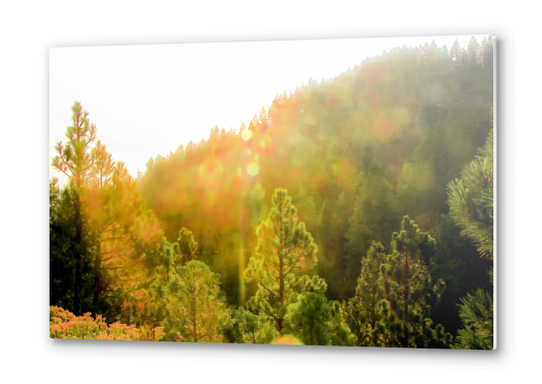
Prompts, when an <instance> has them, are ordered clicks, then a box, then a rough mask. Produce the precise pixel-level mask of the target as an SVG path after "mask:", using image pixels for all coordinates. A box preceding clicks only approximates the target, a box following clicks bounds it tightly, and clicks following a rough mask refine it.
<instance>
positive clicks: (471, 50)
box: [466, 36, 480, 65]
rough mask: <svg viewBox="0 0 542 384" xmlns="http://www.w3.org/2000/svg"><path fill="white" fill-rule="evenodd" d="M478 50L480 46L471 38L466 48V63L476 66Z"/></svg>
mask: <svg viewBox="0 0 542 384" xmlns="http://www.w3.org/2000/svg"><path fill="white" fill-rule="evenodd" d="M479 50H480V44H479V43H478V42H477V41H476V39H475V38H474V36H473V37H471V39H470V41H469V46H468V47H467V56H466V57H467V62H468V63H469V64H471V65H476V64H478V51H479Z"/></svg>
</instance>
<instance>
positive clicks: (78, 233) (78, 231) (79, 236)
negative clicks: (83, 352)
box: [73, 191, 83, 316]
mask: <svg viewBox="0 0 542 384" xmlns="http://www.w3.org/2000/svg"><path fill="white" fill-rule="evenodd" d="M75 247H76V252H75V287H74V293H73V313H74V314H75V315H76V316H81V314H82V313H81V312H82V310H81V286H82V285H83V277H82V275H81V264H82V255H81V253H82V249H83V222H82V219H81V198H80V197H79V192H78V191H77V192H76V193H75Z"/></svg>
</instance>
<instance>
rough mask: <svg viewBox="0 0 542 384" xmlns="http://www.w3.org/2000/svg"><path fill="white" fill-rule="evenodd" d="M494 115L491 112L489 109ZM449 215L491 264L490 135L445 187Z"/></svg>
mask: <svg viewBox="0 0 542 384" xmlns="http://www.w3.org/2000/svg"><path fill="white" fill-rule="evenodd" d="M492 112H493V109H492ZM448 204H449V205H450V215H451V216H452V218H453V219H454V220H455V222H456V223H457V225H459V227H461V229H462V234H463V235H465V236H467V237H469V238H470V239H471V240H472V241H473V242H474V244H475V245H476V248H477V249H478V252H480V254H481V255H482V256H483V257H486V258H488V259H490V260H493V131H491V132H490V134H489V136H488V138H487V142H486V145H485V146H484V147H483V148H482V149H481V150H480V151H479V155H478V156H477V157H476V158H475V159H474V160H473V161H471V162H470V163H469V164H468V165H467V166H466V167H465V168H464V169H463V171H462V172H461V179H456V180H455V181H452V182H450V183H449V184H448Z"/></svg>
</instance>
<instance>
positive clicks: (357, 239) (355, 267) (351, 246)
mask: <svg viewBox="0 0 542 384" xmlns="http://www.w3.org/2000/svg"><path fill="white" fill-rule="evenodd" d="M400 217H401V216H400V214H399V211H398V210H397V206H396V200H395V198H394V194H393V189H392V186H391V184H390V183H389V182H388V181H387V180H386V178H385V174H384V172H383V170H382V168H380V167H379V166H378V165H376V164H375V163H373V164H372V165H371V167H370V168H369V170H368V171H367V172H365V173H363V174H362V177H361V185H360V187H359V190H358V196H357V200H356V205H355V208H354V212H352V217H351V218H350V221H349V227H348V231H347V232H346V234H345V237H346V239H347V243H346V246H345V255H344V257H345V260H346V276H347V279H348V282H349V290H350V291H351V292H353V291H354V290H355V287H356V282H357V279H358V277H359V275H360V271H361V259H362V257H363V256H364V255H366V254H367V251H368V250H369V247H370V246H371V243H372V241H373V240H374V241H379V242H381V243H383V244H387V243H388V241H389V236H390V233H392V232H393V230H394V229H395V227H396V225H397V224H396V223H397V222H398V221H399V219H400ZM350 296H351V295H350Z"/></svg>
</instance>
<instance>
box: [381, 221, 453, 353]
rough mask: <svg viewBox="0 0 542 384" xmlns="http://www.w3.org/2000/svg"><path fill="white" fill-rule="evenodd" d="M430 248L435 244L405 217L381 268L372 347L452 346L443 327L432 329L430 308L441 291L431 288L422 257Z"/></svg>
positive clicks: (450, 338)
mask: <svg viewBox="0 0 542 384" xmlns="http://www.w3.org/2000/svg"><path fill="white" fill-rule="evenodd" d="M433 246H434V240H433V239H432V238H431V237H430V236H429V235H428V234H427V233H425V232H421V231H419V229H418V226H417V225H415V224H414V222H413V221H412V220H410V218H409V217H408V216H405V217H404V218H403V221H402V222H401V231H400V232H394V234H393V236H392V254H391V255H390V256H389V258H388V262H387V263H386V264H385V265H383V266H381V272H380V273H381V274H382V277H383V279H382V280H380V281H381V282H382V288H383V291H384V299H383V300H381V301H380V302H378V303H377V309H376V313H377V315H378V317H379V320H378V321H376V322H375V326H374V329H373V330H372V332H371V343H372V344H373V345H379V346H385V347H403V348H407V347H415V348H416V347H425V348H426V347H449V346H450V345H451V342H452V336H451V335H450V334H449V333H447V334H445V333H444V329H443V327H442V325H440V324H439V325H437V326H436V327H435V328H434V329H433V328H432V327H431V325H432V321H431V319H430V313H431V304H433V303H434V302H436V300H438V298H439V296H440V294H442V292H443V290H444V284H443V283H442V282H440V281H439V282H437V283H436V284H433V282H432V280H431V275H430V270H429V268H428V266H427V263H426V261H424V259H425V258H424V257H423V255H422V250H423V249H424V248H426V247H433ZM435 296H436V297H435ZM435 299H436V300H435Z"/></svg>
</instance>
